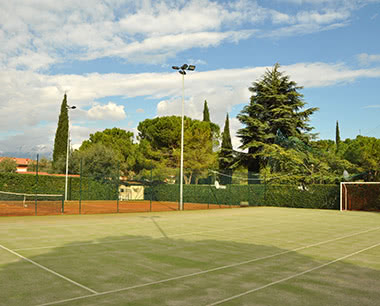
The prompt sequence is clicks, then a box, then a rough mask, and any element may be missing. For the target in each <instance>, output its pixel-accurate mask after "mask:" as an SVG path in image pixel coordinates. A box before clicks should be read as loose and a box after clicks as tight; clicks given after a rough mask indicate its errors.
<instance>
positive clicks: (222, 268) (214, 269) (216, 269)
mask: <svg viewBox="0 0 380 306" xmlns="http://www.w3.org/2000/svg"><path fill="white" fill-rule="evenodd" d="M379 229H380V227H376V228H372V229H369V230H365V231H361V232H357V233H354V234H350V235H345V236H341V237H338V238H334V239H329V240H326V241H321V242H317V243H314V244H311V245H308V246H303V247H298V248H295V249H292V250H288V251H283V252H279V253H276V254H272V255H268V256H264V257H259V258H254V259H250V260H246V261H242V262H238V263H234V264H230V265H226V266H221V267H216V268H212V269H208V270H203V271H200V272H194V273H190V274H185V275H181V276H175V277H171V278H167V279H162V280H159V281H154V282H149V283H145V284H140V285H134V286H130V287H125V288H120V289H115V290H110V291H104V292H99V293H96V294H88V295H82V296H78V297H74V298H70V299H64V300H59V301H55V302H49V303H45V304H39V305H37V306H50V305H57V304H61V303H66V302H71V301H76V300H82V299H86V298H89V297H96V296H103V295H107V294H111V293H117V292H122V291H127V290H131V289H138V288H143V287H147V286H152V285H158V284H162V283H167V282H170V281H173V280H179V279H184V278H188V277H192V276H199V275H202V274H206V273H210V272H215V271H220V270H224V269H228V268H233V267H237V266H241V265H245V264H248V263H252V262H256V261H260V260H264V259H269V258H273V257H276V256H280V255H284V254H287V253H291V252H296V251H300V250H303V249H307V248H311V247H315V246H318V245H322V244H325V243H329V242H334V241H337V240H341V239H345V238H349V237H352V236H355V235H360V234H364V233H368V232H372V231H376V230H379ZM351 256H352V255H351Z"/></svg>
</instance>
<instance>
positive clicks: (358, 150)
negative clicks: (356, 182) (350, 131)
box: [344, 136, 380, 180]
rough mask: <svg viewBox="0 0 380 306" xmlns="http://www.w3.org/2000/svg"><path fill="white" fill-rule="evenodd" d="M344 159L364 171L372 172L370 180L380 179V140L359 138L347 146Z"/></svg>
mask: <svg viewBox="0 0 380 306" xmlns="http://www.w3.org/2000/svg"><path fill="white" fill-rule="evenodd" d="M344 158H345V159H347V160H348V161H349V162H351V163H353V164H355V165H357V166H359V167H360V169H361V170H362V171H366V172H371V177H370V178H368V180H378V179H380V139H377V138H375V137H366V136H357V137H356V139H354V140H352V141H351V142H350V144H349V145H348V146H347V148H346V150H345V152H344Z"/></svg>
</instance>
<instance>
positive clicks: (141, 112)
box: [136, 108, 145, 114]
mask: <svg viewBox="0 0 380 306" xmlns="http://www.w3.org/2000/svg"><path fill="white" fill-rule="evenodd" d="M136 113H139V114H143V113H145V111H144V109H142V108H138V109H136Z"/></svg>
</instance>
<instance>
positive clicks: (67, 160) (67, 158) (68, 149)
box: [65, 105, 77, 201]
mask: <svg viewBox="0 0 380 306" xmlns="http://www.w3.org/2000/svg"><path fill="white" fill-rule="evenodd" d="M66 108H67V110H70V109H76V108H77V107H76V106H69V105H66ZM67 125H68V128H67V151H66V176H65V201H67V181H68V176H69V153H70V121H69V113H68V112H67Z"/></svg>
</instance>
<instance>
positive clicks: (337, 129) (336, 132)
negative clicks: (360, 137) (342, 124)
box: [335, 120, 340, 152]
mask: <svg viewBox="0 0 380 306" xmlns="http://www.w3.org/2000/svg"><path fill="white" fill-rule="evenodd" d="M335 144H336V151H337V152H338V151H339V144H340V132H339V123H338V120H337V121H336V127H335Z"/></svg>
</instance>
